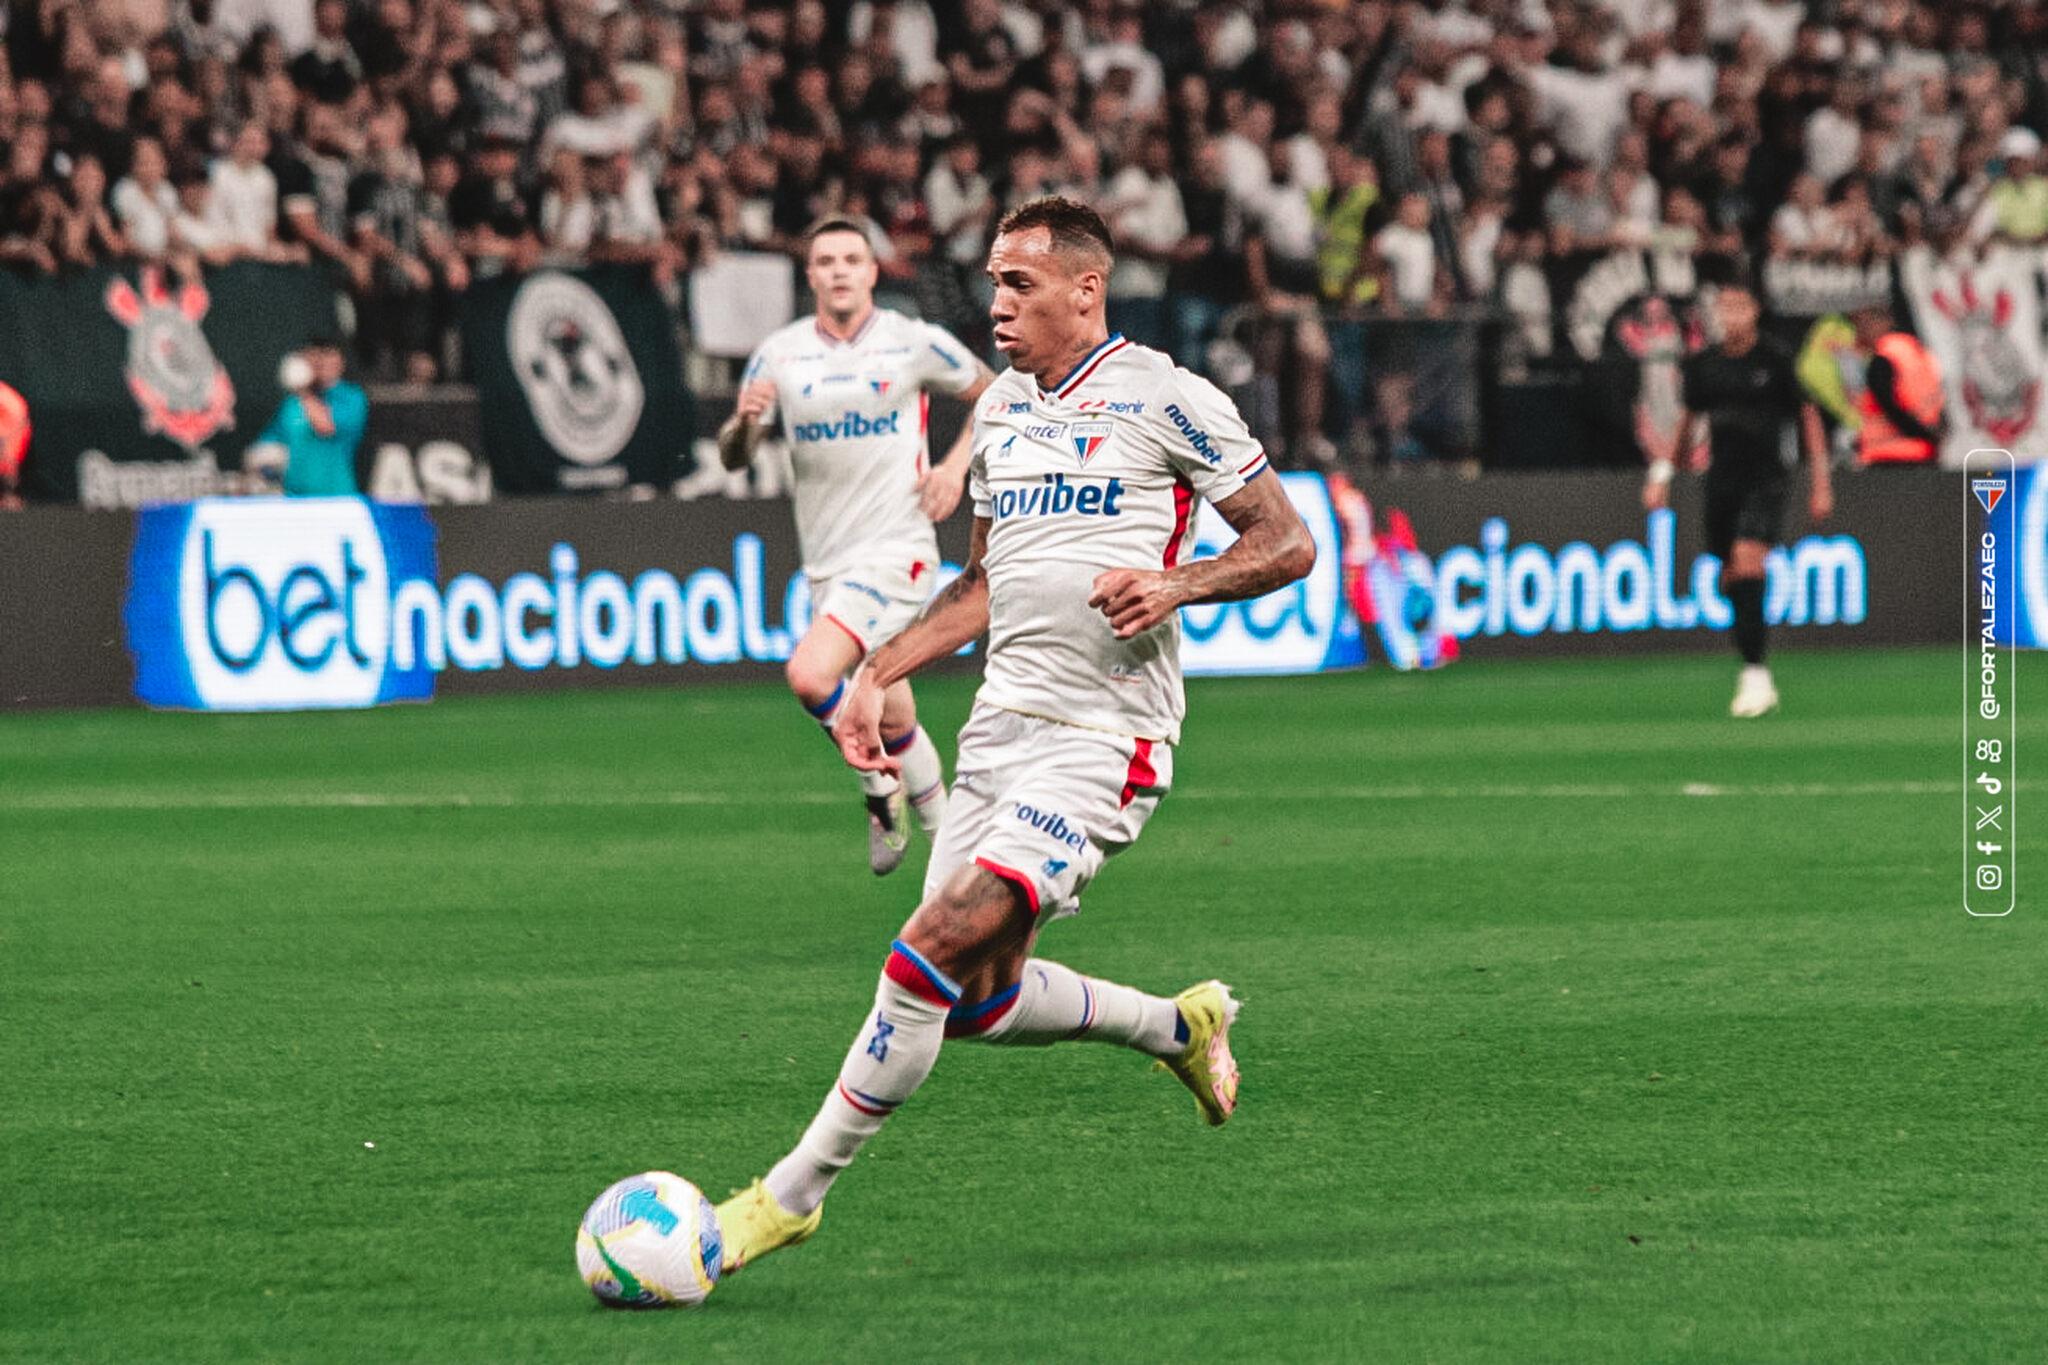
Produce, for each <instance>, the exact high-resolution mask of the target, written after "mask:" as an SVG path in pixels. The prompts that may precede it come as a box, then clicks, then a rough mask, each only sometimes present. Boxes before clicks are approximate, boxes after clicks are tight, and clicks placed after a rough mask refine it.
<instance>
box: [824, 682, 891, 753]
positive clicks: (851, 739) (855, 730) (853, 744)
mask: <svg viewBox="0 0 2048 1365" xmlns="http://www.w3.org/2000/svg"><path fill="white" fill-rule="evenodd" d="M832 739H833V741H834V742H835V743H837V744H838V745H839V753H840V756H841V757H842V758H844V759H845V760H846V762H847V765H848V766H849V767H852V768H858V769H859V770H860V771H861V772H864V773H900V772H902V771H903V764H902V763H901V762H899V761H898V760H896V759H893V758H891V757H889V755H888V754H887V753H885V752H883V749H882V689H881V688H879V687H877V686H875V684H874V681H873V680H872V679H871V678H869V676H868V673H867V670H866V669H862V670H861V671H860V672H858V673H856V674H854V675H853V682H852V684H851V685H850V686H849V688H848V690H847V694H846V701H845V703H844V704H843V705H842V706H841V707H840V708H839V719H838V720H836V721H834V722H832Z"/></svg>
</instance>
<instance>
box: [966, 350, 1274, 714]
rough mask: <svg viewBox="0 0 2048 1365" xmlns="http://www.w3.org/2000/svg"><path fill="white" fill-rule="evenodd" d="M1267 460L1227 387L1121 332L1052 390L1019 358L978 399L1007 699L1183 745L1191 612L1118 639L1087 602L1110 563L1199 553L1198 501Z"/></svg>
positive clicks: (993, 643)
mask: <svg viewBox="0 0 2048 1365" xmlns="http://www.w3.org/2000/svg"><path fill="white" fill-rule="evenodd" d="M1266 470H1267V465H1266V457H1265V454H1264V453H1263V451H1262V450H1261V449H1260V446H1259V443H1258V442H1257V441H1256V440H1254V439H1253V438H1252V435H1251V433H1250V432H1249V431H1247V430H1246V429H1245V424H1244V420H1243V419H1242V418H1241V417H1239V416H1238V414H1237V409H1236V408H1235V407H1234V406H1233V405H1232V404H1231V402H1230V400H1229V399H1228V398H1226V397H1225V396H1224V395H1223V394H1222V393H1221V392H1219V391H1218V390H1217V388H1216V386H1215V385H1213V384H1211V383H1210V382H1209V381H1208V380H1206V379H1203V378H1202V377H1201V376H1199V375H1195V374H1191V373H1189V372H1188V371H1187V370H1184V369H1181V368H1180V367H1178V366H1176V365H1175V364H1174V363H1173V361H1172V359H1171V358H1170V357H1168V356H1166V355H1163V354H1161V353H1160V352H1158V351H1155V350H1152V349H1150V348H1149V347H1145V346H1139V345H1135V344H1133V343H1131V342H1129V341H1126V340H1124V338H1123V337H1121V336H1112V337H1110V338H1109V339H1108V340H1107V341H1105V342H1103V343H1102V344H1101V345H1100V346H1099V347H1097V348H1096V349H1095V350H1094V351H1093V352H1091V353H1090V354H1089V355H1088V356H1087V357H1086V358H1085V359H1083V360H1082V362H1081V363H1080V364H1079V365H1077V366H1075V367H1074V370H1073V372H1072V373H1071V374H1069V375H1068V376H1067V378H1066V379H1065V380H1064V381H1062V382H1061V383H1059V384H1057V385H1055V386H1054V387H1053V388H1052V389H1050V390H1048V389H1044V388H1041V387H1040V386H1039V382H1038V380H1037V379H1035V378H1034V377H1032V376H1031V375H1029V374H1026V373H1025V372H1023V371H1022V370H1015V369H1013V370H1006V371H1004V372H1003V373H1002V374H1001V375H999V376H998V377H997V378H996V381H995V383H993V384H991V385H990V386H989V390H988V392H987V393H985V394H983V395H982V399H981V402H980V404H979V405H978V406H977V408H976V411H975V441H974V459H973V463H972V464H971V465H970V466H969V470H968V489H969V495H970V497H971V498H972V499H973V503H974V515H975V516H977V517H986V518H988V522H989V531H988V555H987V558H986V559H985V560H984V563H985V564H986V566H987V568H988V578H989V655H988V673H987V677H986V679H985V680H984V681H983V683H982V686H981V699H982V700H983V701H985V702H988V703H990V704H992V705H995V706H1001V707H1004V708H1006V709H1008V710H1011V711H1021V712H1023V713H1025V714H1027V715H1038V716H1043V717H1044V718H1046V719H1048V720H1057V721H1064V722H1066V723H1067V724H1069V725H1081V726H1087V727H1088V728H1090V729H1095V730H1106V731H1109V732H1110V733H1112V734H1120V735H1132V736H1137V737H1140V738H1144V739H1153V740H1162V741H1164V742H1166V743H1168V744H1173V743H1177V742H1179V739H1180V721H1181V715H1182V713H1183V712H1184V711H1185V710H1186V702H1185V699H1184V697H1183V694H1182V689H1181V672H1180V618H1179V616H1178V615H1177V614H1176V615H1170V616H1168V617H1167V619H1166V620H1164V621H1163V622H1161V623H1160V624H1159V625H1157V626H1154V627H1153V628H1152V629H1150V630H1148V631H1146V632H1145V633H1143V634H1142V635H1138V636H1135V637H1133V638H1131V639H1119V638H1118V637H1117V635H1116V633H1115V632H1114V631H1113V630H1112V629H1111V628H1110V625H1109V622H1108V621H1107V620H1106V619H1105V618H1104V616H1103V614H1102V612H1100V611H1099V610H1097V609H1096V608H1095V607H1093V606H1091V605H1089V598H1090V597H1091V596H1092V595H1093V590H1094V580H1095V578H1096V576H1097V575H1098V574H1100V573H1102V572H1103V571H1104V570H1107V569H1120V568H1140V567H1142V568H1148V569H1171V568H1173V567H1175V566H1176V565H1178V564H1180V563H1182V562H1183V561H1184V560H1186V558H1187V557H1188V552H1189V550H1190V548H1191V545H1190V537H1191V535H1192V534H1193V528H1194V512H1195V501H1196V499H1197V498H1200V499H1203V500H1205V501H1208V502H1221V501H1222V500H1223V499H1225V498H1228V497H1230V496H1231V495H1232V494H1234V493H1236V492H1237V491H1238V490H1239V489H1241V488H1243V487H1244V485H1245V484H1246V483H1247V482H1248V481H1249V480H1251V479H1255V478H1257V477H1258V476H1259V475H1260V474H1263V473H1265V472H1266Z"/></svg>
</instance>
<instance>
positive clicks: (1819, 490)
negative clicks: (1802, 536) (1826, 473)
mask: <svg viewBox="0 0 2048 1365" xmlns="http://www.w3.org/2000/svg"><path fill="white" fill-rule="evenodd" d="M1834 514H1835V490H1834V489H1833V488H1831V487H1829V486H1828V485H1827V484H1824V483H1822V484H1815V485H1814V487H1813V491H1812V492H1811V493H1809V494H1807V497H1806V519H1807V520H1808V521H1810V522H1812V523H1813V524H1814V525H1815V526H1824V525H1826V524H1827V520H1828V518H1829V517H1831V516H1833V515H1834Z"/></svg>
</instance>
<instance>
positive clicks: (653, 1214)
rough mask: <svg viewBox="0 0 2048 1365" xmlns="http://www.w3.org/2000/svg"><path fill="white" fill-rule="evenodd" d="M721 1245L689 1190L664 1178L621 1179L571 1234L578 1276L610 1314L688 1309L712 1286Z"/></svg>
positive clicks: (714, 1223)
mask: <svg viewBox="0 0 2048 1365" xmlns="http://www.w3.org/2000/svg"><path fill="white" fill-rule="evenodd" d="M724 1255H725V1238H724V1236H723V1234H721V1233H720V1232H719V1229H718V1213H717V1211H716V1210H715V1209H713V1208H712V1207H711V1201H710V1200H709V1199H706V1198H705V1197H704V1194H703V1191H701V1190H699V1189H698V1188H697V1187H696V1186H695V1185H692V1184H691V1183H690V1182H689V1181H687V1180H685V1179H683V1178H682V1177H681V1176H679V1175H676V1174H674V1173H672V1172H669V1171H647V1172H644V1173H642V1174H640V1175H632V1176H627V1177H626V1178H625V1179H624V1180H621V1181H620V1182H618V1184H616V1185H613V1186H612V1187H611V1188H610V1189H608V1190H606V1191H605V1192H604V1193H603V1194H601V1195H599V1196H598V1197H597V1202H596V1203H594V1204H592V1205H591V1206H590V1209H589V1211H588V1212H587V1213H585V1214H584V1215H583V1225H582V1226H581V1227H579V1228H577V1229H576V1269H577V1270H578V1271H580V1272H581V1273H582V1275H583V1283H585V1284H587V1285H589V1286H590V1292H591V1293H593V1294H595V1295H597V1298H598V1301H599V1302H600V1303H603V1304H605V1305H606V1306H608V1307H611V1308H688V1307H692V1306H694V1305H696V1304H700V1303H702V1302H704V1300H705V1299H707V1298H709V1297H710V1295H711V1291H712V1290H713V1289H714V1288H716V1287H717V1285H718V1271H719V1267H720V1265H721V1264H722V1262H723V1258H724Z"/></svg>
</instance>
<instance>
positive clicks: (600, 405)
mask: <svg viewBox="0 0 2048 1365" xmlns="http://www.w3.org/2000/svg"><path fill="white" fill-rule="evenodd" d="M462 337H463V349H464V353H465V355H466V356H467V357H468V364H469V370H470V375H469V377H470V380H471V382H473V383H474V384H475V385H476V386H477V396H478V399H479V401H480V402H481V404H482V427H483V444H484V455H485V458H487V459H488V460H489V461H490V465H491V473H492V477H493V479H494V480H495V482H496V484H497V486H498V487H499V488H500V489H502V490H504V491H506V492H513V493H559V492H577V491H601V490H605V489H617V488H623V487H625V486H626V485H627V484H635V483H641V484H654V485H657V486H660V487H663V488H666V487H667V485H668V484H669V483H671V482H672V481H673V480H675V479H676V478H678V477H679V476H681V475H682V474H684V473H686V472H687V469H688V466H687V460H688V451H689V449H690V444H691V440H692V438H693V436H694V435H695V432H694V431H693V429H692V416H693V411H692V403H691V401H690V395H689V393H688V392H687V391H686V390H685V389H684V387H683V362H682V352H681V348H680V347H678V345H677V344H676V334H675V320H674V318H673V316H672V315H671V313H670V312H669V309H668V306H667V304H666V303H664V302H663V300H662V297H661V295H660V294H659V293H658V292H657V291H656V290H655V289H654V287H653V285H652V284H651V283H650V281H649V280H648V277H647V272H646V271H645V270H644V269H640V268H636V267H629V266H594V267H590V268H587V269H581V270H542V271H537V272H535V273H533V274H530V275H503V276H499V277H497V278H495V279H491V280H482V281H478V282H477V283H476V284H475V285H474V286H472V287H471V289H470V290H469V293H468V296H467V298H466V299H465V301H464V304H463V317H462Z"/></svg>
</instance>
